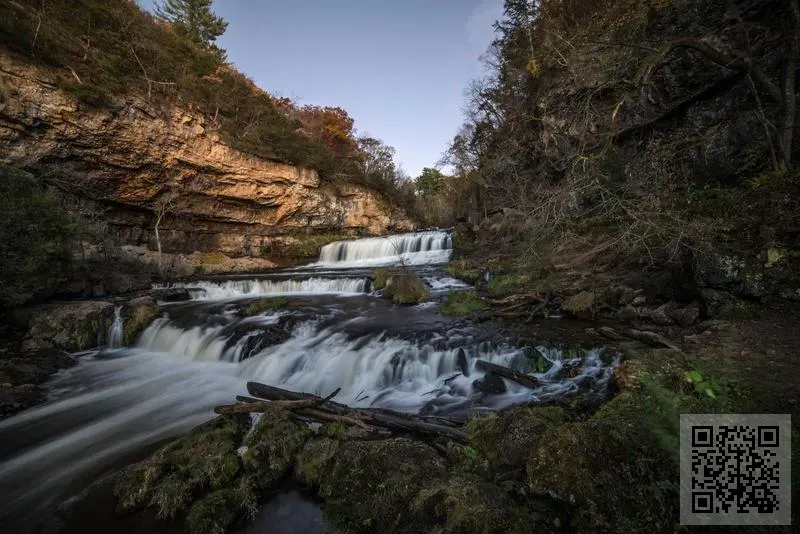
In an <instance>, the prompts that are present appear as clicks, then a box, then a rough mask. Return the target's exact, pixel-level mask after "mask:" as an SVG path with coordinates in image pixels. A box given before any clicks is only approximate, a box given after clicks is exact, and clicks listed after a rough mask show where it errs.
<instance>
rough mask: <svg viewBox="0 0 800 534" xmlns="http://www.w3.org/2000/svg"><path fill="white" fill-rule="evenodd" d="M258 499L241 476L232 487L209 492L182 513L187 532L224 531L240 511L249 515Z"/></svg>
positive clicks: (235, 519)
mask: <svg viewBox="0 0 800 534" xmlns="http://www.w3.org/2000/svg"><path fill="white" fill-rule="evenodd" d="M257 503H258V499H257V496H256V493H255V492H254V491H253V487H252V485H251V484H250V479H249V478H247V477H244V478H242V479H241V480H240V482H239V484H238V485H237V486H235V487H231V488H225V489H221V490H217V491H214V492H212V493H209V494H208V495H206V496H205V497H203V498H202V499H200V500H199V501H197V502H195V503H194V504H193V505H192V507H191V509H190V510H189V514H188V515H187V516H186V525H187V526H188V527H189V532H190V534H219V533H222V532H228V531H229V530H230V528H231V527H232V526H233V525H234V524H235V523H236V521H237V520H238V519H239V518H240V517H242V515H250V516H253V515H254V514H255V512H256V511H257Z"/></svg>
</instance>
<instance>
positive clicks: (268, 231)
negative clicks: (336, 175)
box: [0, 54, 413, 255]
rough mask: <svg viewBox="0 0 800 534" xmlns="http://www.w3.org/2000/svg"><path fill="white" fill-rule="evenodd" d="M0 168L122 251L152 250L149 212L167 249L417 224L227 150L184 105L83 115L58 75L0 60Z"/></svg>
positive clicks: (290, 169)
mask: <svg viewBox="0 0 800 534" xmlns="http://www.w3.org/2000/svg"><path fill="white" fill-rule="evenodd" d="M0 65H2V67H0V95H4V96H2V97H0V98H1V99H2V100H0V161H2V162H4V163H8V164H11V165H14V166H17V167H22V168H25V169H26V170H29V171H32V172H33V173H34V174H36V175H37V176H39V177H41V178H42V179H44V180H45V181H46V182H47V183H48V184H50V185H53V186H55V187H56V188H58V189H59V190H60V191H61V192H63V193H64V194H66V195H67V196H70V197H74V199H75V200H76V201H77V203H76V204H77V205H78V206H80V208H81V209H82V210H84V211H89V212H91V213H92V214H94V215H95V216H98V215H99V218H100V219H102V220H104V221H105V222H106V223H107V225H108V228H109V230H111V232H112V233H113V235H114V237H115V238H116V240H117V243H118V244H120V245H142V244H148V243H150V244H152V240H153V237H152V229H153V226H154V222H155V209H156V206H158V205H159V203H164V202H165V201H166V200H167V199H170V202H169V209H168V210H167V213H166V216H165V218H164V220H163V222H162V223H161V229H162V231H161V239H162V243H163V244H164V249H165V251H173V252H192V251H195V250H199V251H221V252H224V253H226V254H230V255H241V254H246V255H249V254H258V251H259V249H260V247H262V245H266V246H269V245H270V244H271V243H273V241H274V240H275V238H276V236H280V235H286V234H292V233H297V232H299V231H302V232H314V231H345V232H351V233H359V234H380V233H385V232H390V231H395V230H408V229H411V228H412V227H413V223H412V222H411V221H410V220H409V219H408V218H407V217H405V216H404V215H403V214H401V213H399V212H398V211H396V210H394V209H393V208H391V207H390V206H389V205H388V204H387V203H386V201H385V200H384V199H383V198H381V197H380V195H378V194H377V193H376V192H374V191H372V190H369V189H367V188H364V187H361V186H357V185H351V184H344V185H341V184H339V185H334V184H329V183H325V182H323V181H322V180H320V177H319V175H318V174H317V173H316V171H314V170H311V169H306V168H301V167H295V166H291V165H285V164H280V163H276V162H272V161H267V160H264V159H261V158H258V157H255V156H252V155H249V154H246V153H244V152H241V151H238V150H235V149H232V148H231V147H229V146H227V145H226V144H225V143H224V142H223V140H222V138H221V136H220V135H219V133H218V132H216V131H215V129H214V128H213V126H212V125H211V124H210V121H208V120H206V119H205V118H204V117H203V116H202V115H200V114H199V113H194V112H192V111H191V109H179V108H176V107H171V108H163V109H161V108H156V107H154V106H151V105H149V103H148V102H147V101H144V100H141V99H139V98H135V97H127V98H119V99H116V100H115V101H114V102H112V103H111V105H109V106H107V107H105V108H103V109H96V108H88V107H87V106H85V105H83V104H80V103H79V102H78V101H76V100H75V99H73V98H71V97H70V96H68V95H66V94H65V93H63V92H62V91H60V90H59V89H58V87H57V85H56V82H57V80H58V78H57V74H56V73H55V72H53V71H50V70H48V69H46V68H41V67H34V66H32V65H30V64H29V63H27V62H25V61H22V60H19V59H18V58H15V57H12V56H9V55H5V54H2V55H0Z"/></svg>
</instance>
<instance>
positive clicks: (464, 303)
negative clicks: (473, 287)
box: [439, 291, 483, 317]
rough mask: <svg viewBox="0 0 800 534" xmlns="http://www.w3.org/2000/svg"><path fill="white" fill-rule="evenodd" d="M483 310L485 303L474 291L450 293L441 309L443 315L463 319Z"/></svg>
mask: <svg viewBox="0 0 800 534" xmlns="http://www.w3.org/2000/svg"><path fill="white" fill-rule="evenodd" d="M481 310H483V302H481V299H480V298H478V295H477V294H476V293H475V292H474V291H450V292H449V293H448V294H447V298H446V299H445V301H444V302H443V303H442V305H441V306H440V307H439V312H440V313H441V314H442V315H451V316H455V317H463V316H465V315H470V314H472V313H477V312H479V311H481Z"/></svg>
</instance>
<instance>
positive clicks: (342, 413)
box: [214, 382, 468, 443]
mask: <svg viewBox="0 0 800 534" xmlns="http://www.w3.org/2000/svg"><path fill="white" fill-rule="evenodd" d="M247 391H248V392H249V393H250V394H251V395H254V396H255V397H259V398H253V397H244V396H237V397H236V400H237V401H240V404H234V405H225V406H217V407H216V408H215V409H214V411H215V412H216V413H219V414H238V413H259V412H264V411H267V410H268V409H270V408H276V407H277V408H279V409H285V410H289V411H290V412H291V413H292V414H293V415H294V416H295V417H296V418H297V419H300V420H302V421H325V422H335V423H344V424H346V425H349V426H354V427H358V428H360V429H362V430H367V431H373V432H374V431H376V430H377V428H376V427H379V428H382V429H385V430H389V431H392V432H400V433H407V434H417V435H421V436H424V437H443V438H447V439H451V440H454V441H458V442H461V443H466V442H467V440H468V437H467V434H466V432H464V431H463V430H461V428H460V427H461V425H460V424H459V423H457V422H455V421H450V420H447V419H443V418H439V417H426V416H419V415H412V414H406V413H400V412H395V411H392V410H387V409H382V408H350V407H349V406H346V405H344V404H340V403H337V402H333V401H332V400H331V399H332V398H333V397H335V396H336V395H337V394H338V393H339V391H340V390H339V389H337V390H336V391H334V392H333V393H331V394H330V395H328V396H327V397H325V398H322V397H319V396H317V395H312V394H310V393H297V392H294V391H288V390H285V389H281V388H277V387H275V386H268V385H266V384H259V383H258V382H248V383H247Z"/></svg>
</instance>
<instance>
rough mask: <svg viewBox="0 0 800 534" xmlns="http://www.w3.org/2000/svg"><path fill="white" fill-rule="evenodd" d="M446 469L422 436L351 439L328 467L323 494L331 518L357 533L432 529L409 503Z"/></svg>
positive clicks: (343, 445)
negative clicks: (411, 437)
mask: <svg viewBox="0 0 800 534" xmlns="http://www.w3.org/2000/svg"><path fill="white" fill-rule="evenodd" d="M444 472H445V462H444V460H443V459H442V458H441V457H440V456H439V455H438V454H437V452H436V450H434V449H433V448H432V447H430V446H428V445H426V444H424V443H420V442H418V441H412V440H410V439H405V438H395V439H386V440H378V441H348V442H344V443H342V445H341V448H340V449H339V451H338V453H337V454H336V456H335V458H334V460H333V462H332V464H331V465H330V466H329V467H327V468H326V469H325V473H324V475H323V476H322V477H321V480H320V493H321V495H322V496H323V497H324V498H325V510H326V513H328V515H329V517H330V518H331V520H332V521H333V522H334V523H336V524H338V525H341V526H342V527H344V528H347V529H349V530H350V531H352V532H381V531H383V532H420V531H427V530H428V529H427V528H423V525H424V524H425V523H426V521H427V520H426V518H424V517H422V516H420V515H419V514H418V513H413V511H411V512H412V513H409V512H410V510H409V505H410V503H411V502H412V501H413V500H414V499H415V498H416V496H417V494H418V493H419V492H420V491H421V490H422V489H424V488H426V487H428V486H430V484H431V483H432V482H433V481H435V480H436V479H438V478H440V477H441V476H442V475H443V474H444Z"/></svg>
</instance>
